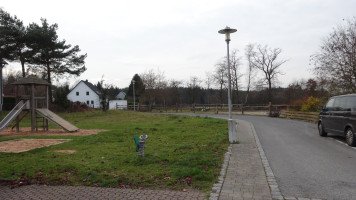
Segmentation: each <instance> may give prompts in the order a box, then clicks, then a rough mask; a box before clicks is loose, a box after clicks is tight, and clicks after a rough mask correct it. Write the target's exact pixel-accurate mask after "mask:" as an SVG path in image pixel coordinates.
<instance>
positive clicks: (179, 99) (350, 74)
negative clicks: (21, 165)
mask: <svg viewBox="0 0 356 200" xmlns="http://www.w3.org/2000/svg"><path fill="white" fill-rule="evenodd" d="M57 29H58V25H57V24H49V23H48V22H47V20H46V19H44V18H42V19H41V24H37V23H30V24H28V25H27V26H25V25H24V24H23V22H22V20H20V19H18V18H17V17H16V16H11V15H10V14H9V13H7V12H6V11H4V10H2V9H0V61H9V62H19V63H20V64H21V67H22V77H26V76H27V75H29V74H37V75H38V76H40V77H41V78H43V79H45V80H47V81H48V82H49V83H50V84H51V83H52V80H53V79H55V78H57V79H58V78H60V77H63V76H66V75H74V76H79V75H80V74H81V73H83V72H84V71H85V70H86V67H85V65H84V64H85V58H86V56H87V55H86V54H80V48H79V46H77V45H75V46H72V45H70V44H67V43H66V41H65V40H60V39H59V37H58V34H57ZM281 54H282V50H281V49H280V48H271V47H269V46H268V45H262V44H253V43H251V44H248V45H246V47H245V48H244V53H243V55H244V59H245V60H246V61H247V62H246V64H245V65H244V66H243V65H242V59H243V57H241V56H240V52H239V51H238V50H236V49H235V50H233V51H232V52H231V54H230V55H231V56H230V67H231V75H230V76H231V77H230V78H231V85H232V88H231V90H232V91H231V93H232V102H233V104H267V103H269V102H272V103H273V104H300V103H298V102H302V101H305V99H307V98H308V97H310V96H313V97H317V98H320V99H324V100H325V99H327V98H328V97H330V96H334V95H338V94H347V93H354V92H356V18H355V17H354V18H351V19H348V20H345V21H344V22H343V24H341V25H338V26H337V27H336V28H334V29H333V30H332V32H331V33H330V34H329V35H328V36H327V37H325V38H324V39H323V41H322V43H321V45H320V48H319V49H318V50H317V51H316V53H314V54H313V55H311V56H310V64H311V65H313V74H314V77H313V78H311V79H308V80H305V79H300V80H296V81H293V82H291V83H290V84H289V85H288V87H287V88H281V87H280V86H279V82H278V78H279V77H280V76H281V75H283V66H284V65H285V64H286V63H287V62H288V59H285V58H283V57H282V56H281ZM243 69H244V70H243ZM132 80H133V81H134V82H133V81H130V83H128V85H129V86H128V87H127V88H124V91H126V93H127V95H128V99H129V101H132V100H133V98H132V97H133V85H134V87H135V96H136V97H137V98H136V101H137V103H141V104H146V105H149V107H152V106H154V105H156V104H160V105H164V106H167V105H176V106H178V105H181V104H191V105H194V104H226V103H227V80H228V75H227V59H226V57H222V58H220V59H219V60H218V61H217V63H216V64H215V67H214V70H213V71H210V72H206V76H205V77H204V78H198V77H196V76H192V77H190V78H189V80H187V81H182V80H175V79H167V78H166V77H165V75H164V72H163V71H160V70H156V71H154V70H153V69H150V70H148V71H146V72H143V73H138V74H135V75H134V77H133V78H132ZM5 82H6V81H5ZM97 86H98V87H99V88H100V91H102V93H103V94H106V95H105V98H108V99H110V98H114V93H116V92H118V91H119V90H120V89H119V88H117V87H115V86H112V85H110V84H104V82H103V80H102V81H101V82H99V83H98V84H97ZM61 87H68V88H69V86H68V85H66V86H56V87H55V88H61ZM50 91H52V90H50ZM64 91H68V89H66V90H64ZM108 91H109V92H108ZM110 91H111V92H110ZM57 93H60V92H57ZM50 97H52V95H50ZM57 99H60V98H58V97H57Z"/></svg>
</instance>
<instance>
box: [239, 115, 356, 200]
mask: <svg viewBox="0 0 356 200" xmlns="http://www.w3.org/2000/svg"><path fill="white" fill-rule="evenodd" d="M237 118H238V119H242V120H246V121H249V122H251V123H252V124H253V125H254V127H255V130H256V133H257V135H258V137H259V139H260V142H261V145H262V148H263V149H264V151H265V154H266V157H267V159H268V161H269V163H270V166H271V168H272V171H273V173H274V175H275V177H276V180H277V183H278V185H279V188H280V190H281V192H282V194H283V196H286V197H288V196H291V197H304V198H322V199H347V200H350V199H356V149H355V148H351V147H349V146H346V145H345V140H344V139H343V138H339V137H327V138H323V137H320V136H319V134H318V130H317V126H316V124H313V123H308V122H303V121H296V120H287V119H279V118H268V117H253V116H237Z"/></svg>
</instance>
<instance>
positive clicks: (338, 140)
mask: <svg viewBox="0 0 356 200" xmlns="http://www.w3.org/2000/svg"><path fill="white" fill-rule="evenodd" d="M328 138H329V139H331V140H334V141H336V142H338V143H340V144H343V145H345V146H347V147H350V148H352V149H355V150H356V147H351V146H349V145H348V144H346V143H345V142H341V141H340V140H337V139H335V138H331V137H328Z"/></svg>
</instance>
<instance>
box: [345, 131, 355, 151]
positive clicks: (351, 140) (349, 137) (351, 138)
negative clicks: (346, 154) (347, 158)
mask: <svg viewBox="0 0 356 200" xmlns="http://www.w3.org/2000/svg"><path fill="white" fill-rule="evenodd" d="M346 143H347V144H348V145H349V146H352V147H354V146H356V137H355V133H354V132H353V131H352V129H351V128H349V129H347V130H346Z"/></svg>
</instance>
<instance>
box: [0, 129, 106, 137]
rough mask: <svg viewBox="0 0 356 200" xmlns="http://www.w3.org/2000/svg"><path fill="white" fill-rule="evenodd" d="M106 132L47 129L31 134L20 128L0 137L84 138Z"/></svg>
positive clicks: (29, 130) (6, 130)
mask: <svg viewBox="0 0 356 200" xmlns="http://www.w3.org/2000/svg"><path fill="white" fill-rule="evenodd" d="M105 131H107V130H97V129H90V130H82V129H79V130H78V131H76V132H72V133H68V132H66V131H65V130H63V129H49V130H48V131H43V130H39V131H38V132H34V133H32V132H31V128H30V127H25V128H20V131H19V132H16V130H15V129H13V130H11V128H7V129H5V130H3V131H1V132H0V137H16V136H34V135H56V136H57V135H79V136H86V135H94V134H98V133H100V132H105Z"/></svg>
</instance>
